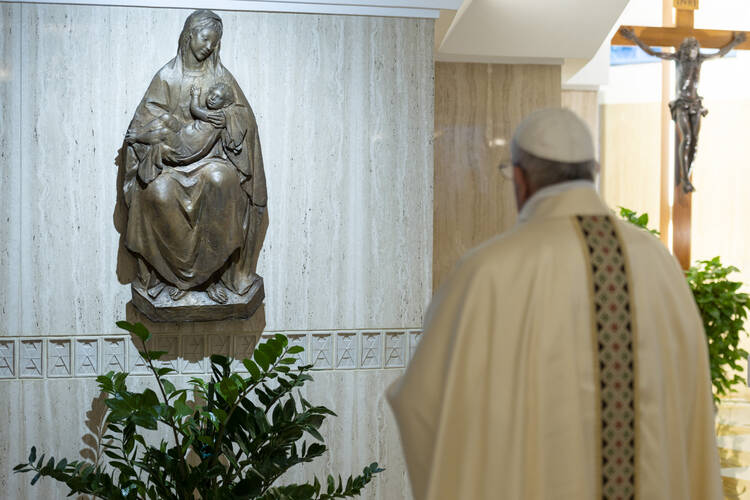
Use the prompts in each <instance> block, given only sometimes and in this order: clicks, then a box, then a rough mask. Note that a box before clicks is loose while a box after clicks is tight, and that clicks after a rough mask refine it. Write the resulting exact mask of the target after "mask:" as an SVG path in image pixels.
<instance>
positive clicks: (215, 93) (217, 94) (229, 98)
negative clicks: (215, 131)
mask: <svg viewBox="0 0 750 500" xmlns="http://www.w3.org/2000/svg"><path fill="white" fill-rule="evenodd" d="M233 102H234V92H232V87H230V86H229V85H227V84H226V83H217V84H216V85H214V86H213V87H211V88H210V89H208V93H207V94H206V107H207V108H208V109H221V108H226V107H227V106H229V105H230V104H232V103H233Z"/></svg>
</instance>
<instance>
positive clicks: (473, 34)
mask: <svg viewBox="0 0 750 500" xmlns="http://www.w3.org/2000/svg"><path fill="white" fill-rule="evenodd" d="M627 3H628V0H465V1H464V2H463V4H462V5H461V7H460V9H459V10H458V12H457V13H455V15H453V14H452V13H449V12H444V13H443V16H442V18H441V19H440V20H439V22H438V29H437V30H436V35H437V37H438V38H437V39H436V47H437V54H436V56H437V59H438V60H443V61H469V62H525V63H537V64H561V63H562V62H563V60H565V59H583V60H589V59H591V58H592V57H593V56H594V54H596V52H597V51H598V50H599V49H600V47H601V46H602V43H603V42H604V41H605V40H606V39H607V36H608V35H609V33H610V30H611V29H612V28H613V26H614V24H615V22H616V21H617V19H618V18H619V17H620V15H621V14H622V11H623V9H624V8H625V6H626V5H627ZM448 23H450V24H449V26H448V27H447V28H446V27H445V25H446V24H448ZM441 25H442V29H441Z"/></svg>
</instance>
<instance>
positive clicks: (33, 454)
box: [29, 446, 36, 464]
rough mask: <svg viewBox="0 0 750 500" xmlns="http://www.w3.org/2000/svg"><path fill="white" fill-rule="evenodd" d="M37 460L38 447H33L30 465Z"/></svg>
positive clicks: (30, 454)
mask: <svg viewBox="0 0 750 500" xmlns="http://www.w3.org/2000/svg"><path fill="white" fill-rule="evenodd" d="M34 460H36V446H32V447H31V453H29V463H30V464H31V463H34Z"/></svg>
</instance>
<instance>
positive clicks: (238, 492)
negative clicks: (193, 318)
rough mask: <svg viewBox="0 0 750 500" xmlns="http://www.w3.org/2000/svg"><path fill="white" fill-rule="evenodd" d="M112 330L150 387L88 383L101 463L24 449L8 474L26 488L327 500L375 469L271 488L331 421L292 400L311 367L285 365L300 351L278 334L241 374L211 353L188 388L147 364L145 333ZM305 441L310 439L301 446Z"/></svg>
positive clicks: (310, 450)
mask: <svg viewBox="0 0 750 500" xmlns="http://www.w3.org/2000/svg"><path fill="white" fill-rule="evenodd" d="M118 326H120V327H121V328H123V329H125V330H127V331H129V332H131V333H132V334H134V335H135V337H136V338H137V339H138V341H139V343H140V345H141V347H142V350H140V351H139V352H140V355H141V357H142V358H143V359H144V360H145V361H146V364H147V365H148V368H149V370H150V372H151V373H152V374H153V376H154V379H155V385H156V390H152V389H145V390H144V391H142V392H137V391H130V390H129V389H128V387H127V377H128V374H127V373H115V372H109V373H107V374H106V375H102V376H100V377H97V382H98V383H99V387H100V388H101V390H102V391H103V393H105V394H106V395H107V399H106V400H105V403H106V405H107V408H108V414H107V416H106V420H105V425H106V434H105V435H104V436H103V438H102V439H103V440H104V442H103V447H104V450H105V451H104V453H105V455H106V456H107V457H108V459H109V461H108V463H107V464H105V465H102V464H91V463H88V462H81V461H68V460H66V459H64V458H63V459H60V460H55V459H54V458H48V459H47V460H46V461H45V456H44V455H42V456H41V457H37V451H36V448H35V447H32V448H31V453H30V455H29V457H28V460H27V462H26V463H23V464H19V465H18V466H16V467H15V468H14V470H15V471H16V472H19V473H27V472H33V473H35V474H34V476H33V478H32V479H31V484H35V483H36V482H37V481H38V480H39V478H41V477H51V478H53V479H55V480H57V481H60V482H63V483H65V485H66V486H67V487H68V488H69V489H70V495H73V494H88V495H92V496H94V497H96V498H104V499H123V500H124V499H127V500H131V499H153V500H155V499H175V500H183V499H188V498H190V499H192V498H201V499H204V500H223V499H257V500H310V499H316V500H329V499H334V498H351V497H354V496H357V495H358V494H359V493H361V492H362V490H363V489H364V487H365V486H366V485H367V484H368V483H369V482H370V481H371V480H372V478H373V475H375V474H377V473H379V472H382V470H383V469H381V468H379V466H378V464H377V463H373V464H371V465H369V466H367V467H365V468H364V470H363V471H362V474H360V475H358V476H356V477H351V476H350V477H349V478H348V479H346V480H342V479H341V477H340V476H339V478H338V480H336V479H334V477H333V476H331V475H329V476H328V477H327V479H326V481H325V484H321V482H320V481H319V480H318V479H317V478H316V479H315V480H314V481H313V482H312V483H305V484H283V485H278V484H277V480H278V479H279V478H280V477H281V476H282V474H284V473H285V472H286V471H287V470H289V469H290V468H291V467H294V466H295V465H298V464H302V463H306V462H311V461H312V460H314V459H315V458H317V457H319V456H321V455H322V454H323V453H324V452H325V451H326V449H327V448H326V446H325V444H324V442H323V437H322V436H321V434H320V432H319V429H320V426H321V424H322V423H323V421H324V420H325V418H326V417H328V416H334V415H335V414H334V413H333V412H332V411H331V410H329V409H328V408H326V407H324V406H314V405H312V404H311V403H310V402H308V401H306V400H305V399H304V398H303V397H302V396H301V395H300V394H299V391H298V389H299V388H300V387H302V386H303V385H304V384H305V382H308V381H310V380H312V377H311V376H310V375H309V373H308V371H309V370H310V368H311V366H309V365H306V366H297V367H295V366H294V365H295V363H296V361H297V360H296V358H294V357H293V356H294V355H295V354H298V353H300V352H301V351H302V350H303V349H302V347H299V346H289V345H288V342H287V339H286V337H284V336H283V335H276V336H274V337H273V338H271V339H269V340H267V341H266V342H264V343H261V344H260V345H258V346H257V347H256V349H255V351H254V353H253V359H244V360H242V363H243V365H244V366H245V368H246V369H247V372H248V373H247V376H241V375H240V374H238V373H236V372H233V371H232V370H231V364H232V360H231V359H229V358H227V357H224V356H218V355H214V356H211V371H212V374H211V377H210V378H209V379H208V380H204V379H202V378H199V377H194V378H192V379H190V381H189V383H188V387H187V388H183V389H178V388H177V387H175V385H174V384H173V383H172V382H170V381H169V380H168V379H167V378H165V377H167V376H168V375H170V374H171V373H173V372H174V370H172V369H170V368H164V367H158V366H157V364H156V363H155V361H157V360H159V359H160V358H161V357H162V356H164V355H165V354H166V353H165V352H161V351H152V350H149V349H148V347H147V342H148V340H149V339H150V338H151V333H150V332H149V331H148V330H147V329H146V328H145V327H144V326H143V325H142V324H140V323H136V324H131V323H128V322H124V321H123V322H119V323H118ZM295 390H296V392H297V393H296V394H295ZM190 397H192V398H193V399H192V400H190V399H189V398H190ZM144 429H145V430H151V431H153V430H157V429H162V430H166V431H167V432H168V435H169V437H170V439H168V440H167V439H164V438H163V433H162V437H160V438H159V442H158V443H152V442H151V441H150V440H149V439H147V438H146V437H145V436H144V435H143V434H142V433H141V431H142V430H144ZM305 436H310V437H312V438H313V441H312V442H309V443H308V442H307V441H304V440H303V439H304V438H305Z"/></svg>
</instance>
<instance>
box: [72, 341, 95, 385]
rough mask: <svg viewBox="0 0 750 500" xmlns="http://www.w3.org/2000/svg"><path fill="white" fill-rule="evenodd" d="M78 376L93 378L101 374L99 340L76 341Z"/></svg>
mask: <svg viewBox="0 0 750 500" xmlns="http://www.w3.org/2000/svg"><path fill="white" fill-rule="evenodd" d="M75 357H76V358H75V359H76V375H77V376H82V377H85V376H91V375H98V374H99V341H98V339H76V353H75Z"/></svg>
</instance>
